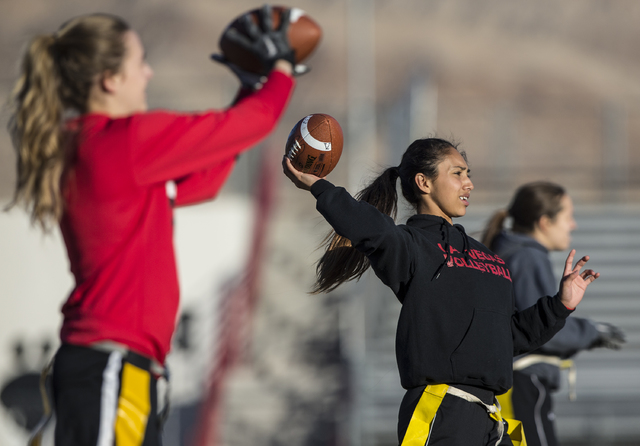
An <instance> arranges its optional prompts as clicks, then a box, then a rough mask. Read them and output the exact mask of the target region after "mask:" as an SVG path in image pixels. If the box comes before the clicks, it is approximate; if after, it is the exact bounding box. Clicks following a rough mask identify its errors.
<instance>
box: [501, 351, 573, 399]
mask: <svg viewBox="0 0 640 446" xmlns="http://www.w3.org/2000/svg"><path fill="white" fill-rule="evenodd" d="M540 363H544V364H550V365H554V366H556V367H559V368H560V369H561V370H564V369H569V378H568V379H569V399H570V400H571V401H575V400H576V375H577V374H576V365H575V363H574V362H573V360H571V359H562V358H560V357H558V356H547V355H527V356H523V357H522V358H520V359H518V360H517V361H514V362H513V370H518V371H520V370H524V369H526V368H527V367H529V366H532V365H534V364H540Z"/></svg>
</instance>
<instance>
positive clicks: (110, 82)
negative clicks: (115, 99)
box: [100, 71, 121, 93]
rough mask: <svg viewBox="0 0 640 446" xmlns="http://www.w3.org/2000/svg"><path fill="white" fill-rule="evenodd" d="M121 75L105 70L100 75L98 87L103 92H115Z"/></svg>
mask: <svg viewBox="0 0 640 446" xmlns="http://www.w3.org/2000/svg"><path fill="white" fill-rule="evenodd" d="M120 81H121V75H120V74H119V73H112V72H110V71H105V72H104V73H103V74H102V76H100V89H101V90H102V91H104V92H105V93H115V92H116V91H117V90H118V87H119V85H120Z"/></svg>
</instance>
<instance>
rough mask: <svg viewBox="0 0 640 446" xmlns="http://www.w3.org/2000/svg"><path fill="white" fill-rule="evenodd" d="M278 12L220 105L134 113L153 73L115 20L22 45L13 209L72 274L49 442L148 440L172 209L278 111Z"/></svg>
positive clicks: (252, 140) (283, 68)
mask: <svg viewBox="0 0 640 446" xmlns="http://www.w3.org/2000/svg"><path fill="white" fill-rule="evenodd" d="M265 12H268V13H269V14H270V12H271V11H265ZM282 14H283V20H282V23H283V25H282V26H281V27H280V28H279V29H270V28H268V27H265V26H262V27H261V28H259V29H258V32H257V33H255V34H254V35H253V36H252V38H253V39H254V41H253V42H249V43H250V44H251V47H250V48H249V50H250V51H253V52H254V53H255V55H256V56H257V57H258V58H259V59H260V60H261V61H263V63H264V64H265V68H266V70H267V71H269V72H270V74H269V76H268V78H267V79H266V81H265V82H264V85H262V88H260V89H259V90H257V91H253V90H255V88H248V89H244V90H243V91H242V93H241V94H240V95H239V96H238V99H237V100H236V102H235V103H234V105H233V106H231V107H229V108H227V109H226V110H221V111H205V112H202V113H176V112H171V111H147V100H146V87H147V83H148V82H149V80H150V79H151V77H152V75H153V71H152V70H151V67H150V66H149V64H148V63H147V62H146V60H145V54H144V48H143V45H142V43H141V41H140V38H139V36H138V34H137V33H136V32H135V31H133V30H132V29H131V28H130V27H129V26H128V24H127V23H126V22H125V21H123V20H122V19H121V18H119V17H115V16H111V15H105V14H93V15H88V16H82V17H78V18H74V19H72V20H70V21H68V22H66V23H65V24H63V25H62V27H61V28H60V29H59V30H58V31H57V32H55V33H53V34H47V35H41V36H38V37H36V38H34V39H33V40H32V42H31V44H30V45H29V47H28V49H27V52H26V54H25V56H24V59H23V64H22V73H21V76H20V78H19V80H18V82H17V84H16V86H15V89H14V94H13V98H12V99H13V105H14V111H13V115H12V118H11V121H10V124H9V130H10V132H11V134H12V137H13V142H14V145H15V147H16V151H17V154H18V177H17V185H16V191H15V196H14V200H13V204H22V205H24V206H25V207H26V208H27V210H28V211H29V212H30V214H31V218H32V221H33V222H34V223H38V224H39V225H40V226H42V227H43V228H44V229H50V228H51V227H52V226H54V225H57V224H59V225H60V229H61V232H62V234H63V237H64V241H65V244H66V248H67V252H68V256H69V262H70V266H71V271H72V273H73V275H74V278H75V287H74V289H73V290H72V292H71V294H70V295H69V298H68V299H67V301H66V302H65V304H64V306H63V308H62V313H63V316H64V321H63V324H62V330H61V341H62V345H61V347H60V349H59V350H58V352H57V353H56V357H55V361H54V365H53V390H54V392H53V393H54V400H55V401H54V407H55V411H56V420H57V422H56V433H55V439H56V444H57V445H65V446H69V445H76V444H77V445H90V444H92V445H112V444H125V443H126V444H144V445H155V444H160V438H159V437H160V434H159V428H160V420H159V417H158V416H157V414H156V412H157V410H156V408H157V397H156V385H155V384H156V379H157V378H158V376H159V375H161V374H162V372H163V364H164V361H165V357H166V354H167V353H168V351H169V347H170V342H171V336H172V334H173V331H174V326H175V321H176V313H177V308H178V298H179V292H178V281H177V274H176V267H175V259H174V251H173V242H172V207H173V206H174V205H177V206H180V205H186V204H192V203H197V202H200V201H203V200H208V199H211V198H213V197H214V196H215V194H216V193H217V192H218V190H219V189H220V187H221V186H222V184H223V183H224V181H225V179H226V178H227V176H228V175H229V173H230V171H231V169H232V167H233V165H234V163H235V160H236V157H237V156H238V154H239V153H241V152H242V151H244V150H247V149H248V148H250V147H251V146H253V145H254V144H256V143H257V142H258V141H260V140H261V139H263V138H264V137H266V136H267V135H268V134H269V132H270V131H271V130H272V129H273V128H274V126H275V125H276V123H277V121H278V119H279V118H280V117H281V116H282V114H283V113H284V111H285V108H286V106H287V103H288V100H289V97H290V95H291V93H292V91H293V86H294V81H293V79H292V75H291V73H292V62H293V51H292V50H291V48H290V47H289V45H288V42H287V39H286V29H287V24H288V20H287V18H288V14H289V11H288V10H285V11H284V12H283V13H282ZM262 25H264V24H262ZM274 39H275V40H277V43H278V45H276V51H275V53H272V52H267V50H266V49H265V47H266V46H265V45H263V44H262V43H263V42H262V41H263V40H274ZM223 62H224V61H223ZM230 68H232V69H233V70H234V73H236V74H238V75H239V77H240V78H241V80H242V79H243V77H242V74H243V73H241V72H240V71H238V70H237V68H236V67H230ZM254 78H255V77H254ZM251 87H255V85H251ZM70 113H74V114H75V115H76V117H74V118H71V119H67V120H66V121H65V120H64V118H65V117H67V116H69V114H70ZM167 184H170V185H171V188H170V189H171V190H172V191H173V192H172V193H171V194H170V195H171V196H168V193H167V191H168V190H169V188H167Z"/></svg>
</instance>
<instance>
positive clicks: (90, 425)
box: [53, 345, 161, 446]
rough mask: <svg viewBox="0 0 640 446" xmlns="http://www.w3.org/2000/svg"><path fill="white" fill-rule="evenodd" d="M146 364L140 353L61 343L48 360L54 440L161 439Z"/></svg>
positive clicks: (61, 445) (81, 443)
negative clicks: (51, 385) (50, 369)
mask: <svg viewBox="0 0 640 446" xmlns="http://www.w3.org/2000/svg"><path fill="white" fill-rule="evenodd" d="M149 368H150V360H149V359H147V358H144V357H142V356H139V355H135V354H128V355H125V357H123V355H122V354H121V353H119V352H111V353H107V352H102V351H96V350H93V349H90V348H87V347H79V346H73V345H62V346H61V347H60V349H59V350H58V352H57V353H56V357H55V360H54V365H53V399H54V408H55V413H56V429H55V444H56V446H76V445H77V446H89V445H91V446H93V445H97V446H103V445H105V446H106V445H108V446H112V445H114V444H115V445H117V444H118V443H121V444H122V443H125V444H131V445H140V446H159V445H161V439H160V423H159V419H158V416H157V391H156V379H155V378H154V376H153V375H151V374H150V373H149ZM118 440H120V441H118Z"/></svg>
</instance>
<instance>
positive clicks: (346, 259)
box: [311, 167, 399, 294]
mask: <svg viewBox="0 0 640 446" xmlns="http://www.w3.org/2000/svg"><path fill="white" fill-rule="evenodd" d="M398 176H399V169H398V168H397V167H391V168H388V169H387V170H385V171H384V172H383V173H382V174H381V175H380V176H379V177H378V178H376V179H375V180H374V181H373V182H372V183H371V184H370V185H369V186H367V187H366V188H364V189H363V190H362V191H360V192H359V193H358V194H357V195H356V197H355V198H356V199H357V200H358V201H365V202H367V203H369V204H371V205H372V206H374V207H375V208H376V209H378V210H379V211H380V212H382V213H384V214H386V215H388V216H390V217H391V218H393V219H394V220H395V218H396V213H397V210H398V192H397V190H396V183H397V180H398ZM321 246H325V252H324V254H323V256H322V257H321V258H320V260H319V261H318V265H317V267H316V276H317V278H316V283H315V285H314V287H313V290H312V291H311V293H312V294H319V293H326V292H329V291H333V290H334V289H336V288H337V287H339V286H340V285H342V284H343V283H345V282H348V281H350V280H353V279H359V278H360V277H361V276H362V275H363V274H364V273H365V271H367V269H369V266H371V265H370V263H369V260H368V259H367V257H366V256H365V255H364V254H362V253H361V252H360V251H358V250H357V249H355V248H354V247H353V245H352V244H351V241H350V240H349V239H347V238H345V237H343V236H341V235H338V234H336V232H335V231H331V232H330V233H329V234H327V236H326V237H325V239H324V241H323V242H322V244H321Z"/></svg>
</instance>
